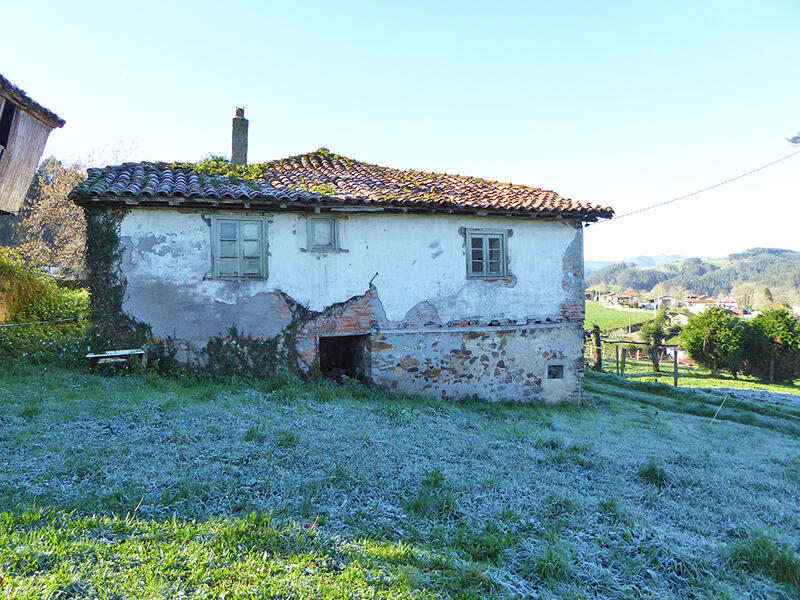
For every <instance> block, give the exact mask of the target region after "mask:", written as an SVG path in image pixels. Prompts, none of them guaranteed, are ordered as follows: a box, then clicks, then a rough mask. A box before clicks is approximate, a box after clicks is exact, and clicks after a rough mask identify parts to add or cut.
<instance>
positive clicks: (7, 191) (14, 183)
mask: <svg viewBox="0 0 800 600" xmlns="http://www.w3.org/2000/svg"><path fill="white" fill-rule="evenodd" d="M5 102H8V100H7V99H5V98H3V97H0V114H2V110H3V106H4V104H5ZM50 130H51V128H50V127H48V126H47V125H45V124H44V123H42V122H41V121H39V120H38V119H36V118H35V117H33V116H31V115H30V114H28V113H27V112H25V110H24V109H22V108H20V107H19V106H17V110H16V111H15V113H14V120H13V122H12V124H11V134H10V136H9V138H8V147H7V148H6V149H5V151H4V152H3V155H2V156H0V212H7V213H12V214H17V213H18V212H19V210H20V208H22V203H23V201H24V200H25V194H26V193H27V192H28V188H29V187H30V185H31V180H32V179H33V176H34V173H35V172H36V166H37V165H38V164H39V158H41V156H42V152H44V146H45V144H46V143H47V137H48V136H49V135H50Z"/></svg>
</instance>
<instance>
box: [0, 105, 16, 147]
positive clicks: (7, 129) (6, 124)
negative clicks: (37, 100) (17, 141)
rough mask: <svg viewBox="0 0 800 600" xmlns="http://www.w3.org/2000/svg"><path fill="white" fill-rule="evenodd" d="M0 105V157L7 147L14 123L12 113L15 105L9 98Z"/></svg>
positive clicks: (14, 110) (14, 111)
mask: <svg viewBox="0 0 800 600" xmlns="http://www.w3.org/2000/svg"><path fill="white" fill-rule="evenodd" d="M2 100H3V98H0V101H2ZM0 107H2V109H0V157H2V156H3V152H4V151H5V149H6V148H8V144H9V141H10V138H11V125H12V124H13V123H14V114H15V113H16V110H17V107H16V105H15V104H14V103H13V102H11V101H10V100H5V101H4V102H0Z"/></svg>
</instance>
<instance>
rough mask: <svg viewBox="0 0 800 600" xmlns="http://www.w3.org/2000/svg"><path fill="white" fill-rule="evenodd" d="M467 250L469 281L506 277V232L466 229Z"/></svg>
mask: <svg viewBox="0 0 800 600" xmlns="http://www.w3.org/2000/svg"><path fill="white" fill-rule="evenodd" d="M467 249H468V252H467V277H468V278H469V279H496V278H502V277H507V276H508V232H506V231H490V230H483V229H468V230H467Z"/></svg>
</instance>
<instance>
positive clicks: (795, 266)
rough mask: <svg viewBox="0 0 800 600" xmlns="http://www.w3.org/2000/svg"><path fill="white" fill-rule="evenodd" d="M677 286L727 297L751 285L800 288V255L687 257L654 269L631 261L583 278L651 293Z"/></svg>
mask: <svg viewBox="0 0 800 600" xmlns="http://www.w3.org/2000/svg"><path fill="white" fill-rule="evenodd" d="M659 283H661V284H663V285H664V286H666V287H671V286H678V287H682V288H685V289H687V290H689V291H692V292H694V293H697V294H708V295H715V296H716V295H721V294H722V295H724V294H730V293H731V290H732V288H733V287H734V286H736V285H738V284H742V283H750V284H757V285H764V286H775V287H790V288H798V287H800V252H796V251H794V250H784V249H781V248H751V249H750V250H745V251H744V252H738V253H735V254H731V255H729V256H727V257H725V258H716V259H700V258H686V259H683V260H680V261H677V262H671V263H669V264H666V265H661V266H657V267H655V268H653V267H649V268H642V267H641V266H636V265H635V264H634V263H633V262H622V263H617V264H613V265H608V266H605V267H603V268H601V269H600V270H598V271H596V272H594V273H592V274H590V275H588V276H587V277H586V285H587V286H589V287H591V286H596V285H605V286H618V287H620V288H622V289H627V288H629V287H630V288H633V289H635V290H651V289H652V288H653V287H654V286H656V285H657V284H659Z"/></svg>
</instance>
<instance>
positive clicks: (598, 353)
mask: <svg viewBox="0 0 800 600" xmlns="http://www.w3.org/2000/svg"><path fill="white" fill-rule="evenodd" d="M592 346H593V347H594V365H593V366H592V369H593V370H595V371H598V372H600V371H602V370H603V346H602V344H601V342H600V328H599V327H598V326H597V325H595V326H594V327H593V328H592Z"/></svg>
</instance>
